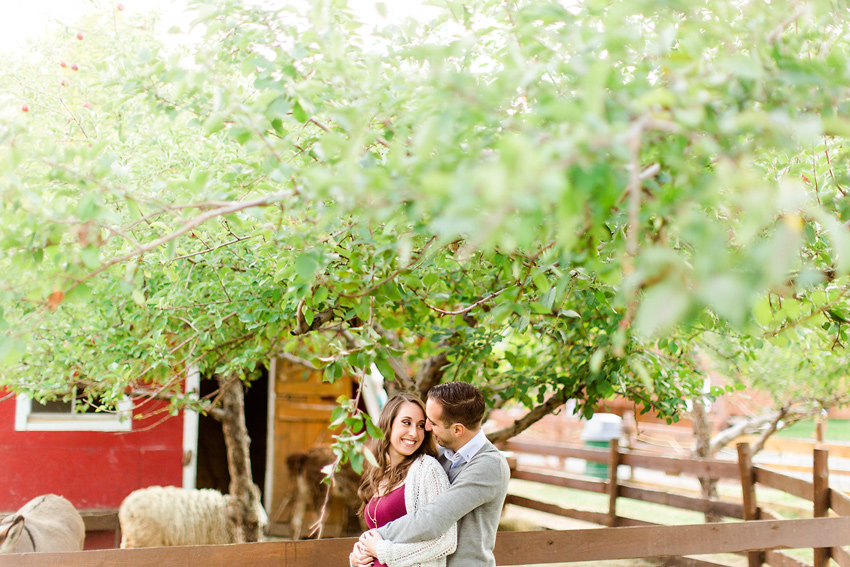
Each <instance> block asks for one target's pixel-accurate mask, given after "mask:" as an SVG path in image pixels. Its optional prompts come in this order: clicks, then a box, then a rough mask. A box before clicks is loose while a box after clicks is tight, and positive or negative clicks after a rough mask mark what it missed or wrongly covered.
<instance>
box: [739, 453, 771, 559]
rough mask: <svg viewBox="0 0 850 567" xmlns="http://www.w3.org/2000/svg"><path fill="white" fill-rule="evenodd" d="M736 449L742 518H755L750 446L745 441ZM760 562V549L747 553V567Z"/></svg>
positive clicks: (755, 508) (753, 474)
mask: <svg viewBox="0 0 850 567" xmlns="http://www.w3.org/2000/svg"><path fill="white" fill-rule="evenodd" d="M737 449H738V469H739V471H740V475H741V493H742V496H743V500H744V520H757V519H758V517H759V510H758V505H757V504H756V489H755V473H754V472H753V462H752V456H751V454H750V446H749V444H747V443H738V445H737ZM762 563H764V553H762V552H761V551H750V552H748V553H747V565H748V566H749V567H760V566H761V564H762Z"/></svg>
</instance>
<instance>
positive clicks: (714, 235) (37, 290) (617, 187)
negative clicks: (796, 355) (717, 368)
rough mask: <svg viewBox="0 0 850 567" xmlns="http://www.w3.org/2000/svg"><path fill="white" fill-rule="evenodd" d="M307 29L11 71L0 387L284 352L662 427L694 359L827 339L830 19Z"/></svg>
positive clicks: (531, 7) (5, 92)
mask: <svg viewBox="0 0 850 567" xmlns="http://www.w3.org/2000/svg"><path fill="white" fill-rule="evenodd" d="M306 4H308V3H302V4H292V5H286V4H282V3H275V4H271V5H266V4H258V3H248V2H241V1H238V0H218V1H206V2H204V1H198V2H195V3H194V4H193V8H194V10H195V16H196V21H195V22H194V24H193V26H192V28H191V30H189V29H188V28H187V29H173V30H171V32H172V33H170V34H167V35H163V34H161V33H160V31H161V30H159V29H158V28H157V22H156V20H155V19H154V18H151V17H145V18H140V17H130V16H128V15H127V14H126V13H120V14H116V13H112V12H109V13H97V12H94V13H92V14H89V15H87V16H85V17H84V18H83V19H81V20H80V21H79V22H77V23H75V24H73V25H69V26H68V27H67V28H64V29H62V30H59V31H58V32H56V33H55V34H53V35H52V36H51V37H50V38H49V39H48V40H46V41H44V42H42V43H40V44H38V45H35V46H31V47H29V48H28V49H27V50H26V51H23V52H21V53H20V54H19V56H17V57H12V58H10V61H9V64H8V65H6V66H4V70H3V72H2V76H0V85H2V89H0V93H2V94H0V96H2V99H3V102H4V104H3V107H4V110H3V111H2V116H3V119H2V124H0V172H2V185H0V192H2V204H1V205H0V225H2V234H0V250H1V251H2V252H1V253H0V270H2V276H0V384H2V385H5V386H8V387H11V388H12V389H13V390H15V391H22V392H30V393H33V394H34V395H37V396H42V397H43V396H50V395H56V394H59V395H61V393H62V392H63V391H67V389H68V387H69V385H76V386H77V387H78V388H80V387H82V388H84V389H85V391H87V392H88V391H91V392H93V393H94V392H96V393H97V394H99V395H101V396H103V398H104V399H107V400H109V399H117V398H118V397H120V396H122V395H124V393H125V392H138V391H141V390H145V391H150V392H159V393H163V394H165V395H171V393H173V392H176V389H175V388H176V383H177V382H178V381H179V376H180V373H181V372H182V371H183V370H184V369H185V368H186V367H187V366H190V365H197V366H199V367H200V368H201V370H202V372H204V373H208V374H210V373H218V374H224V373H229V372H236V373H237V374H240V375H242V376H243V377H245V378H246V379H250V376H251V373H252V372H253V371H254V370H255V369H256V367H257V365H258V364H262V363H263V362H264V361H266V360H268V358H269V357H270V356H272V355H276V354H284V355H286V356H289V357H291V358H292V359H293V360H299V361H303V362H304V363H305V364H308V365H313V366H316V367H322V368H324V375H325V377H326V379H328V380H334V379H336V378H337V377H339V376H341V375H342V374H343V373H344V372H348V373H352V374H362V373H363V372H365V371H367V370H368V369H369V368H371V367H372V365H373V364H375V365H376V366H377V368H378V369H379V370H380V371H381V373H382V374H383V375H384V376H385V377H386V378H388V379H389V380H391V381H394V383H395V385H396V387H399V388H403V389H418V390H419V391H424V390H425V389H427V387H428V386H430V385H431V384H433V383H435V382H438V381H440V380H469V381H473V382H475V383H477V384H479V385H481V386H482V387H483V388H484V389H485V391H486V392H487V393H488V400H490V401H491V402H492V403H493V404H494V405H497V404H499V403H501V402H502V401H504V400H516V401H519V402H521V403H522V404H524V405H525V406H527V407H528V408H537V410H536V411H538V414H539V413H540V412H546V411H552V410H554V409H555V408H556V407H557V406H558V405H559V404H560V403H562V402H563V401H564V400H566V399H568V398H574V399H577V400H578V402H579V407H580V408H583V409H584V411H586V412H588V413H589V412H592V410H593V407H594V405H595V404H596V402H598V401H599V400H603V399H606V398H610V397H612V396H614V395H617V394H619V395H625V396H627V397H629V398H631V399H634V400H636V401H639V402H642V403H645V404H647V407H649V406H651V407H654V408H655V409H657V410H658V411H660V412H661V413H662V414H663V415H671V416H672V415H675V413H676V412H677V411H678V409H679V408H680V407H681V406H682V405H683V401H682V400H683V398H685V397H688V396H689V395H690V394H691V393H692V391H693V388H694V387H695V386H694V384H695V383H696V382H695V381H694V380H693V378H694V376H695V374H697V373H698V369H695V368H691V367H689V365H688V364H686V363H685V362H683V361H684V360H686V357H683V356H682V355H683V352H684V351H685V350H687V349H688V341H689V340H690V339H691V338H693V337H695V336H698V335H699V334H701V333H707V332H714V331H716V330H718V329H727V330H728V329H732V330H734V331H735V332H736V333H738V334H740V335H741V336H743V337H749V338H750V339H753V340H759V341H761V340H769V341H772V342H774V343H775V344H778V345H779V346H781V344H782V341H783V340H785V339H784V338H783V337H786V336H787V335H788V334H789V333H793V332H794V330H795V329H796V328H802V327H806V328H807V329H809V330H810V332H813V333H816V335H817V336H819V337H820V338H821V339H822V345H823V346H822V348H824V349H827V350H828V349H830V348H835V347H836V346H843V345H844V344H846V330H847V321H848V320H850V311H848V307H847V290H848V287H847V282H848V271H850V229H848V228H847V226H846V225H845V224H844V223H845V222H846V221H847V220H848V218H850V210H848V200H847V199H846V195H845V193H846V191H847V188H848V187H850V176H848V159H847V157H848V155H847V146H846V137H847V136H848V135H850V118H848V104H850V101H848V93H850V59H848V43H847V42H846V37H847V34H848V33H850V26H848V15H850V14H848V11H847V8H846V7H844V5H843V3H841V2H837V1H822V2H789V1H784V0H776V1H772V2H769V3H768V2H762V1H756V0H741V1H729V0H700V1H690V0H688V1H684V0H681V1H677V0H666V1H661V0H658V1H650V0H585V1H575V2H570V1H566V0H564V1H562V2H557V1H548V0H516V1H513V0H512V1H508V2H505V1H502V0H499V1H493V0H482V1H480V2H470V3H463V2H460V1H459V0H440V1H436V2H434V3H433V4H434V5H437V6H439V8H440V11H439V15H438V16H437V17H436V18H434V19H433V20H430V21H417V20H413V19H407V20H403V21H399V22H396V23H393V24H391V25H388V26H386V27H383V28H381V27H374V28H373V27H370V26H368V25H364V24H363V23H362V22H360V21H359V20H358V14H357V13H356V12H355V11H354V10H352V9H351V8H349V7H348V6H347V5H346V3H345V2H344V1H336V0H334V1H328V0H325V1H317V2H314V3H309V6H308V5H306ZM380 7H381V5H380V4H379V8H380ZM190 31H191V33H189V32H190ZM78 32H82V35H83V37H84V39H78V38H77V33H78ZM24 107H25V108H26V110H24ZM174 395H175V407H177V406H176V404H178V403H179V396H177V395H176V394H174ZM547 404H548V405H547Z"/></svg>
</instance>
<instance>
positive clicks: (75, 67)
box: [71, 63, 80, 71]
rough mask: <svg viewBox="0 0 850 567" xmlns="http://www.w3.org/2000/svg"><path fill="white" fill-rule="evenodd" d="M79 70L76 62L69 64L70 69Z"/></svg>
mask: <svg viewBox="0 0 850 567" xmlns="http://www.w3.org/2000/svg"><path fill="white" fill-rule="evenodd" d="M79 70H80V68H79V67H77V64H76V63H74V64H73V65H71V71H79Z"/></svg>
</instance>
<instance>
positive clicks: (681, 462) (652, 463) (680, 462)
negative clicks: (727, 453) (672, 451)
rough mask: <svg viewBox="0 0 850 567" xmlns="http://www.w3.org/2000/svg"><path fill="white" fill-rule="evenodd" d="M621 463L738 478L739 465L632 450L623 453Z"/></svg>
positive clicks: (667, 470) (683, 472)
mask: <svg viewBox="0 0 850 567" xmlns="http://www.w3.org/2000/svg"><path fill="white" fill-rule="evenodd" d="M620 463H621V464H624V465H628V466H630V467H635V468H644V469H652V470H656V471H662V472H666V473H670V474H686V475H689V476H695V477H700V476H704V477H707V478H726V479H737V478H738V466H737V465H736V464H735V463H734V462H732V461H718V460H713V459H687V458H684V457H661V456H657V455H647V454H640V453H637V452H631V453H625V454H623V455H622V460H621V461H620Z"/></svg>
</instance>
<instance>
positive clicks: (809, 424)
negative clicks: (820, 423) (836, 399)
mask: <svg viewBox="0 0 850 567" xmlns="http://www.w3.org/2000/svg"><path fill="white" fill-rule="evenodd" d="M775 435H776V436H777V437H795V438H798V439H814V438H815V420H813V419H807V420H805V421H798V422H797V423H795V424H794V425H792V426H791V427H786V428H785V429H782V430H780V431H777V432H776V433H775ZM824 440H825V441H846V442H850V419H830V420H828V421H827V422H826V434H825V435H824Z"/></svg>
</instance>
